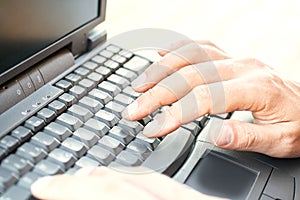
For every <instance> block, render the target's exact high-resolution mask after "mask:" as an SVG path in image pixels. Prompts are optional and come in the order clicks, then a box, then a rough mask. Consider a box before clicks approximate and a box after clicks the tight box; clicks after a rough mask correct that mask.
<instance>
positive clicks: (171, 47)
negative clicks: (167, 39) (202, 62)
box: [158, 40, 225, 56]
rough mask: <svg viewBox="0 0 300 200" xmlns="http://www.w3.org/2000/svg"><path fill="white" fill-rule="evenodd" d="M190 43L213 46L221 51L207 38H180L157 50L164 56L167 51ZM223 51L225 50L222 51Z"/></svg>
mask: <svg viewBox="0 0 300 200" xmlns="http://www.w3.org/2000/svg"><path fill="white" fill-rule="evenodd" d="M190 43H196V44H198V45H207V46H211V47H215V48H217V49H219V50H221V51H223V50H222V49H221V48H219V47H218V46H217V45H215V44H214V43H212V42H211V41H209V40H181V41H178V42H175V43H172V44H171V45H169V46H168V47H166V48H164V49H162V50H159V51H158V54H159V55H160V56H164V55H166V54H167V53H169V52H170V51H175V50H176V49H178V48H180V47H182V46H184V45H187V44H190ZM223 52H225V51H223Z"/></svg>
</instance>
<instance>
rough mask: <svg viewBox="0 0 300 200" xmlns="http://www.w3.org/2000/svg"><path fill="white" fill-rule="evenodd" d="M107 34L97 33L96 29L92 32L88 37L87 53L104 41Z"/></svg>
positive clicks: (104, 32) (103, 32)
mask: <svg viewBox="0 0 300 200" xmlns="http://www.w3.org/2000/svg"><path fill="white" fill-rule="evenodd" d="M106 38H107V32H106V31H99V30H97V29H95V30H92V31H91V32H90V33H89V35H88V51H90V50H92V49H93V48H95V47H96V46H97V45H99V44H101V43H103V42H105V41H106Z"/></svg>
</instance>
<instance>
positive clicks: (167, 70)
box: [131, 43, 229, 92]
mask: <svg viewBox="0 0 300 200" xmlns="http://www.w3.org/2000/svg"><path fill="white" fill-rule="evenodd" d="M226 58H229V56H228V55H226V54H225V53H224V52H221V51H219V50H218V49H216V48H211V47H206V46H204V47H202V46H199V45H198V44H193V43H191V44H188V45H185V46H183V47H180V48H179V49H177V50H175V51H173V52H170V53H168V54H166V55H165V56H164V57H163V58H162V59H161V60H160V61H158V62H155V63H154V64H152V65H151V66H150V67H148V68H147V69H146V70H145V72H144V73H142V74H141V75H140V76H139V77H138V78H137V79H135V80H134V81H133V82H132V84H131V85H132V87H133V88H134V89H135V90H136V91H138V92H144V91H146V90H148V89H149V88H152V87H153V86H154V85H155V84H157V83H158V82H159V81H161V80H162V79H163V78H165V77H167V76H168V75H170V74H172V73H174V72H175V71H177V70H179V69H180V68H182V67H185V66H187V65H191V64H196V63H202V62H207V61H211V60H221V59H226Z"/></svg>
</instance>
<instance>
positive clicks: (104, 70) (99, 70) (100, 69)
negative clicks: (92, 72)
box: [96, 66, 112, 78]
mask: <svg viewBox="0 0 300 200" xmlns="http://www.w3.org/2000/svg"><path fill="white" fill-rule="evenodd" d="M96 72H97V73H99V74H101V75H102V76H103V77H105V78H106V77H108V76H109V75H110V74H111V73H112V70H111V69H109V68H107V67H104V66H100V67H98V68H97V69H96Z"/></svg>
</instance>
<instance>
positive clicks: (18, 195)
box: [1, 185, 33, 200]
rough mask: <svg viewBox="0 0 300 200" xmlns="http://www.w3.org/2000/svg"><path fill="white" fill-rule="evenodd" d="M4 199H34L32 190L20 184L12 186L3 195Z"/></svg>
mask: <svg viewBox="0 0 300 200" xmlns="http://www.w3.org/2000/svg"><path fill="white" fill-rule="evenodd" d="M1 199H3V200H29V199H33V197H32V196H31V192H30V190H28V189H25V188H22V187H20V186H16V185H14V186H12V187H11V188H9V189H8V190H7V191H6V192H5V193H4V194H3V196H2V197H1Z"/></svg>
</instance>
